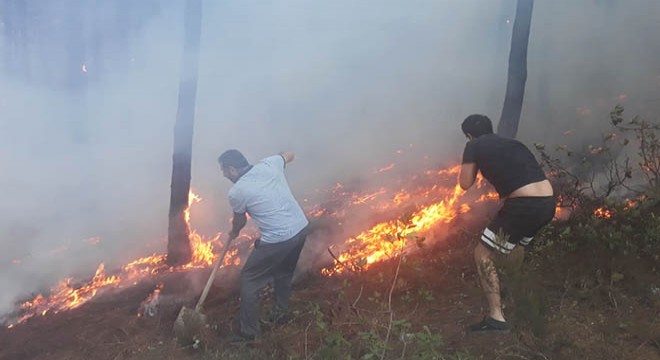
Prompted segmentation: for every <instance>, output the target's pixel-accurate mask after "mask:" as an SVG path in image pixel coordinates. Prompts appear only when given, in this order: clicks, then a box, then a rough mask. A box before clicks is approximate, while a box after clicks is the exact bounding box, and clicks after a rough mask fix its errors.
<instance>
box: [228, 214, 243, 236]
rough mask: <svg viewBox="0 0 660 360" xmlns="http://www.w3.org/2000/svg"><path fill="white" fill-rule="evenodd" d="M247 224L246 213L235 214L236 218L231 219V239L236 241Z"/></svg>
mask: <svg viewBox="0 0 660 360" xmlns="http://www.w3.org/2000/svg"><path fill="white" fill-rule="evenodd" d="M246 222H247V216H246V215H245V213H234V217H233V218H232V219H231V231H230V232H229V238H230V239H232V240H233V239H236V238H237V237H238V234H239V233H240V232H241V229H243V227H244V226H245V223H246Z"/></svg>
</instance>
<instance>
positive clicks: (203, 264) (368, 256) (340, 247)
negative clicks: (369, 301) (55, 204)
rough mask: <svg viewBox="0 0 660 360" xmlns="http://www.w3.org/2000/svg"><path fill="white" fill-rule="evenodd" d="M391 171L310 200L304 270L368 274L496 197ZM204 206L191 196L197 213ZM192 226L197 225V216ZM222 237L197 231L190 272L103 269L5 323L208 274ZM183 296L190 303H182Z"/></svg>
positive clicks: (137, 264) (134, 266)
mask: <svg viewBox="0 0 660 360" xmlns="http://www.w3.org/2000/svg"><path fill="white" fill-rule="evenodd" d="M391 168H392V166H389V167H383V168H382V169H379V170H378V171H377V172H376V173H375V175H376V177H377V178H379V179H380V182H375V183H376V185H375V186H374V185H373V184H372V185H369V186H365V185H364V184H361V183H357V182H356V183H352V184H343V183H337V184H335V185H334V186H333V187H331V188H329V189H325V190H318V191H316V192H315V193H313V194H308V195H309V196H307V197H306V198H305V199H304V201H303V204H304V207H305V210H306V212H307V213H308V215H309V217H310V219H311V223H312V227H313V231H314V232H315V233H314V235H313V240H312V241H308V245H307V247H309V248H311V250H309V251H308V253H310V252H311V253H312V254H313V255H312V256H311V257H308V260H307V263H305V261H306V260H305V259H301V264H300V268H302V269H310V268H314V270H316V271H318V270H319V269H320V270H321V272H322V273H323V275H325V276H333V275H334V274H339V273H342V272H345V271H353V272H360V271H364V270H367V269H368V268H369V267H370V266H371V265H372V264H374V263H377V262H379V261H382V260H385V259H388V258H391V257H392V256H394V255H395V253H396V252H397V251H398V250H401V249H404V248H406V247H409V248H410V247H420V246H423V245H424V243H425V242H426V237H425V235H426V234H425V232H427V231H429V230H430V229H431V228H432V227H433V228H434V229H436V228H437V227H438V226H441V225H442V224H448V223H450V222H452V221H453V220H454V219H455V218H456V217H457V216H458V215H459V214H461V213H465V212H467V211H469V210H470V205H469V204H471V203H475V202H482V201H487V200H490V199H493V198H495V197H496V195H494V193H492V192H491V193H488V192H487V188H486V187H484V185H485V183H483V182H480V183H479V188H481V189H482V191H481V192H471V193H469V195H467V196H468V197H466V193H465V192H463V191H461V190H460V189H459V188H458V186H457V185H456V183H457V181H456V178H457V176H458V172H459V170H460V166H453V167H449V168H446V169H434V170H427V171H424V172H423V173H421V174H417V175H414V176H412V177H408V178H404V177H400V178H396V177H394V176H387V175H388V174H387V172H388V171H389V170H390V169H391ZM318 199H320V200H318ZM200 200H201V198H200V197H199V196H197V195H196V194H193V193H191V196H190V204H189V209H190V206H192V205H193V204H194V203H195V202H198V201H200ZM186 220H187V221H188V223H190V222H189V221H190V214H189V212H188V213H187V216H186ZM244 232H245V233H247V234H251V235H243V236H242V237H241V238H242V239H239V240H240V241H238V242H237V244H236V245H237V246H236V247H235V248H234V249H231V250H230V251H229V253H228V255H227V257H226V258H225V268H232V267H233V268H238V265H240V264H241V261H242V258H244V257H245V255H246V254H247V253H248V250H249V247H250V246H251V243H252V237H253V236H254V234H256V232H255V230H254V229H248V230H247V231H244ZM221 235H222V234H220V233H218V234H216V235H215V236H213V237H212V238H204V237H203V236H201V235H200V234H198V233H196V232H194V231H191V242H192V246H193V259H192V260H191V261H190V262H189V263H188V264H185V265H182V266H178V267H170V266H168V265H167V264H166V262H165V254H153V255H151V256H147V257H143V258H140V259H137V260H135V261H132V262H130V263H128V264H126V265H124V266H122V267H121V268H120V269H117V270H115V271H111V272H108V271H107V270H106V269H105V266H104V264H100V265H99V266H98V268H97V270H96V272H95V274H94V276H93V277H92V278H91V279H90V280H88V281H80V280H75V279H72V278H66V279H64V280H62V281H60V282H59V283H57V284H56V285H55V286H53V287H52V288H51V289H50V291H48V292H44V293H40V294H38V295H36V296H34V297H33V298H32V299H30V300H26V301H23V302H21V303H20V304H18V306H17V309H16V310H15V311H14V312H13V313H11V314H9V315H6V316H5V318H4V322H5V325H6V326H7V327H8V328H12V327H14V326H16V325H18V324H20V323H23V322H25V321H27V320H28V319H30V318H33V317H35V316H47V315H49V314H57V313H60V312H62V311H67V310H71V309H75V308H78V307H80V306H81V305H83V304H85V303H87V302H89V301H90V300H92V299H94V298H96V297H99V296H101V295H102V294H108V293H114V292H117V291H121V290H122V289H126V288H129V287H132V286H135V285H136V284H138V283H139V282H141V281H144V280H145V279H150V280H152V281H153V280H154V279H157V278H158V277H159V276H164V275H165V274H171V273H187V272H191V271H193V270H199V269H204V268H208V267H209V266H210V265H211V264H212V263H213V262H214V261H215V260H216V259H217V257H218V253H219V252H220V250H221V249H222V246H223V244H222V242H221V241H220V237H221ZM433 238H434V240H438V239H439V238H440V237H438V236H434V237H433ZM319 265H320V266H319ZM229 271H231V270H229ZM193 287H194V286H193ZM188 295H189V296H192V295H193V294H188ZM181 296H184V297H185V295H179V296H178V297H181ZM173 297H177V296H176V295H163V285H162V284H159V285H157V286H156V287H155V288H154V290H153V291H152V292H151V293H150V294H149V295H148V297H147V298H146V299H144V301H143V302H142V304H141V305H140V306H139V309H138V311H137V315H139V316H145V315H146V316H149V315H150V314H153V313H154V312H155V311H157V307H158V306H159V304H160V303H161V302H163V301H166V299H168V298H169V299H170V300H172V298H173Z"/></svg>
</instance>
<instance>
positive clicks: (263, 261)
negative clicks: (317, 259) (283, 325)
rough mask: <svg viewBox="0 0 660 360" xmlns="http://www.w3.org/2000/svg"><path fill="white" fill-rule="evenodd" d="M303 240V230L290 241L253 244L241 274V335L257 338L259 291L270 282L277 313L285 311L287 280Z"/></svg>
mask: <svg viewBox="0 0 660 360" xmlns="http://www.w3.org/2000/svg"><path fill="white" fill-rule="evenodd" d="M306 238H307V233H306V229H303V230H302V231H300V232H299V233H298V234H296V235H295V236H294V237H292V238H291V239H289V240H287V241H284V242H281V243H277V244H269V243H264V242H259V241H258V242H257V243H255V247H254V250H253V251H252V253H251V254H250V256H249V257H248V259H247V261H246V262H245V266H244V267H243V270H242V271H241V311H240V318H241V332H242V333H243V334H246V335H254V336H257V335H259V334H260V333H261V329H260V327H259V291H261V289H263V288H264V287H265V286H266V285H267V284H268V282H269V281H270V280H271V279H272V280H273V287H274V290H275V305H276V306H277V308H278V309H279V310H280V311H286V310H287V309H288V308H289V297H290V295H291V280H292V279H293V272H294V270H295V269H296V264H297V263H298V258H299V257H300V251H301V250H302V248H303V245H305V239H306Z"/></svg>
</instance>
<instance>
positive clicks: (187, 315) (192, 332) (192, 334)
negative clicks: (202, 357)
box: [174, 306, 206, 344]
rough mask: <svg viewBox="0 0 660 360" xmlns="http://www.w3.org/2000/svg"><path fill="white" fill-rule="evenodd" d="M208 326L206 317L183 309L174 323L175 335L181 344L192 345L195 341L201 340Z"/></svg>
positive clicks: (191, 310) (192, 310) (185, 308)
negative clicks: (205, 327)
mask: <svg viewBox="0 0 660 360" xmlns="http://www.w3.org/2000/svg"><path fill="white" fill-rule="evenodd" d="M204 326H206V315H204V314H202V313H200V312H199V311H195V310H194V309H188V308H187V307H185V306H184V307H182V308H181V311H179V316H177V318H176V320H175V321H174V335H175V336H176V338H177V340H178V341H179V343H181V344H192V343H193V342H194V341H195V339H196V338H197V339H199V335H200V333H201V331H202V329H203V328H204Z"/></svg>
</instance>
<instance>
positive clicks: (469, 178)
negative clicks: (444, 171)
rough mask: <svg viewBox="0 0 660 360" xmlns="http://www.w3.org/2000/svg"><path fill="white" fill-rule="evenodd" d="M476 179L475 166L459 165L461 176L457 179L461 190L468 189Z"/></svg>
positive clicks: (469, 164)
mask: <svg viewBox="0 0 660 360" xmlns="http://www.w3.org/2000/svg"><path fill="white" fill-rule="evenodd" d="M476 178H477V164H475V163H465V164H463V165H461V175H460V176H459V177H458V184H459V185H460V186H461V188H462V189H463V190H467V189H469V188H470V187H471V186H472V185H473V184H474V180H475V179H476Z"/></svg>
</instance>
